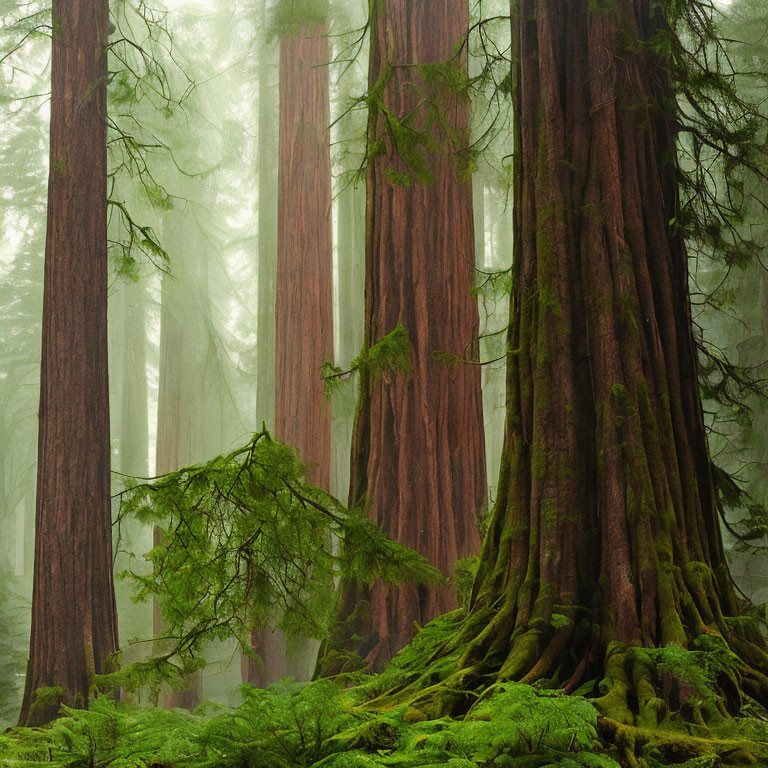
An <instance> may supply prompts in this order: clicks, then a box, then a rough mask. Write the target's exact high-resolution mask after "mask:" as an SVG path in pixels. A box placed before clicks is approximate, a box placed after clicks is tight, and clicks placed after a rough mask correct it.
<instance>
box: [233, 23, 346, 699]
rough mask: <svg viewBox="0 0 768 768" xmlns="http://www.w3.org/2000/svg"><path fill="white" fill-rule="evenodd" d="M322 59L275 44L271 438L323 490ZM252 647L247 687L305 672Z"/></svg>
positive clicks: (307, 45) (326, 268) (311, 33)
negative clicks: (290, 449) (293, 451)
mask: <svg viewBox="0 0 768 768" xmlns="http://www.w3.org/2000/svg"><path fill="white" fill-rule="evenodd" d="M328 59H329V48H328V38H327V37H326V35H325V28H324V27H317V28H314V29H305V30H303V31H302V32H301V33H300V34H296V35H293V34H292V35H287V36H285V37H283V38H282V39H281V41H280V150H279V183H278V241H277V248H278V256H277V302H276V334H275V381H276V387H277V395H276V407H275V437H276V438H277V439H278V440H280V441H281V442H284V443H287V444H288V445H292V446H295V447H296V448H297V449H298V451H299V455H300V456H301V459H302V461H304V462H305V463H306V464H307V466H308V467H309V468H310V472H309V474H308V476H307V477H308V480H309V481H310V482H311V483H313V484H314V485H317V486H319V487H321V488H326V489H328V487H329V484H330V465H331V409H330V405H329V403H328V402H327V399H326V397H325V394H324V385H323V381H322V379H321V369H322V366H323V363H324V362H326V361H329V360H331V359H332V358H333V241H332V235H331V166H330V139H329V124H330V117H329V113H330V110H329V91H328V67H327V64H328ZM252 642H253V645H254V648H256V649H257V651H258V652H259V654H260V656H261V661H262V663H261V664H258V663H256V662H254V661H253V660H250V659H246V660H245V664H244V670H243V671H244V675H245V679H246V680H247V681H248V682H253V683H257V684H261V685H268V684H270V683H272V682H275V681H276V680H279V679H280V678H281V677H285V675H286V674H294V675H300V676H309V675H311V666H312V664H309V663H307V664H305V663H303V660H302V659H300V658H299V657H300V656H302V655H303V654H302V652H301V651H299V652H298V653H297V654H292V656H294V658H293V659H290V660H289V659H287V658H286V651H284V650H283V643H284V641H283V638H282V635H281V633H274V632H270V631H269V630H263V631H260V632H254V634H253V638H252ZM297 650H298V649H297ZM307 653H310V652H309V651H307ZM312 655H313V656H314V654H313V653H312ZM301 667H307V669H306V670H304V671H300V669H301Z"/></svg>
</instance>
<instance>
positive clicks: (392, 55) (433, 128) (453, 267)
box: [343, 0, 486, 667]
mask: <svg viewBox="0 0 768 768" xmlns="http://www.w3.org/2000/svg"><path fill="white" fill-rule="evenodd" d="M468 7H469V6H468V4H467V3H448V2H446V1H445V0H418V2H417V1H416V0H376V1H375V2H373V3H372V4H371V25H370V29H371V58H370V70H369V89H370V94H371V109H370V118H369V129H368V145H369V150H370V154H371V157H370V160H369V165H368V171H367V197H368V204H367V228H366V285H365V294H366V295H365V347H367V348H370V347H371V346H373V345H374V344H376V343H377V342H378V341H379V340H380V339H382V338H383V337H384V336H386V335H387V334H388V333H390V332H391V331H392V330H393V329H394V328H396V327H397V326H398V325H399V324H402V325H403V326H404V327H405V329H406V331H407V332H408V335H409V339H410V346H411V374H410V375H409V376H402V375H390V374H389V373H385V374H384V375H382V376H379V375H378V374H377V373H375V372H373V371H371V370H366V369H365V368H363V370H362V371H361V382H360V398H359V403H358V413H357V418H356V423H355V433H354V437H353V445H352V479H351V487H350V505H351V506H360V505H365V506H367V507H368V508H369V510H370V514H371V515H372V517H373V518H374V519H375V520H376V522H377V523H379V524H380V525H381V527H382V529H383V530H384V531H385V532H386V533H387V535H389V536H390V537H392V538H393V539H395V540H397V541H399V542H400V543H402V544H405V545H407V546H410V547H412V548H414V549H416V550H417V551H418V552H420V553H421V554H422V555H424V556H426V557H427V558H429V560H430V561H431V562H432V563H433V564H434V565H436V566H438V567H439V568H440V569H441V570H442V571H443V572H444V573H446V574H448V575H450V573H451V571H452V568H453V565H454V563H455V562H456V561H457V560H458V559H460V558H462V557H465V556H467V555H469V554H471V553H473V552H475V551H477V549H479V539H478V534H477V528H476V522H477V517H478V515H479V514H480V512H481V510H482V507H483V504H484V502H485V498H486V476H485V454H484V441H483V418H482V401H481V391H480V370H479V368H478V367H476V366H472V365H464V364H459V365H448V364H446V363H445V362H443V361H442V360H440V359H438V357H439V354H438V353H441V352H442V353H449V354H453V355H457V356H460V357H462V358H463V357H465V356H466V354H467V349H468V348H469V347H470V345H472V344H473V342H474V341H475V340H476V339H477V335H478V326H479V318H478V308H477V302H476V300H475V299H474V298H473V296H472V288H473V285H474V258H475V254H474V248H475V243H474V229H473V215H472V185H471V182H470V181H469V179H467V178H465V176H464V175H463V174H461V173H460V169H459V168H458V166H457V162H456V160H455V157H454V152H453V149H454V146H455V144H454V143H456V144H458V146H459V148H460V147H461V146H466V142H467V136H468V128H469V106H468V103H467V101H466V99H465V98H463V95H462V94H461V93H460V92H457V91H456V90H453V89H452V88H451V87H450V86H449V83H450V82H454V81H456V80H458V81H460V80H461V77H460V73H462V72H464V73H465V72H466V55H465V54H466V48H462V49H461V52H459V53H457V51H458V50H459V45H460V43H461V41H462V40H463V38H464V37H465V35H466V34H467V28H468ZM457 74H458V75H459V76H458V77H457ZM361 600H365V601H367V602H368V603H369V604H370V617H369V619H366V618H364V616H363V614H362V613H361V612H360V610H359V603H360V601H361ZM343 601H344V612H345V613H351V612H352V611H353V610H354V609H355V607H356V606H358V619H357V620H356V630H355V631H356V633H357V634H359V635H361V636H363V637H365V638H367V641H366V642H365V643H364V644H363V645H362V646H360V647H358V648H357V649H356V650H357V651H358V652H359V653H360V654H361V655H363V656H364V657H366V658H367V661H368V663H369V664H370V665H371V666H373V667H378V666H380V665H381V664H383V663H385V662H386V661H387V660H388V659H390V658H391V657H392V655H393V654H394V653H395V652H396V651H397V650H398V649H400V648H401V647H402V646H404V645H405V644H406V643H407V642H408V641H409V640H410V639H411V637H412V636H413V634H414V631H415V624H419V625H421V624H424V623H425V622H427V621H429V620H430V619H432V618H434V617H435V616H437V615H438V614H439V613H442V612H444V611H447V610H451V609H453V608H455V607H456V601H455V597H454V592H453V589H452V587H451V586H440V587H433V588H425V587H419V586H414V585H400V586H392V585H384V584H381V583H377V584H375V585H374V586H373V587H372V588H371V589H370V590H365V589H363V588H361V587H359V586H357V585H346V587H345V589H344V594H343Z"/></svg>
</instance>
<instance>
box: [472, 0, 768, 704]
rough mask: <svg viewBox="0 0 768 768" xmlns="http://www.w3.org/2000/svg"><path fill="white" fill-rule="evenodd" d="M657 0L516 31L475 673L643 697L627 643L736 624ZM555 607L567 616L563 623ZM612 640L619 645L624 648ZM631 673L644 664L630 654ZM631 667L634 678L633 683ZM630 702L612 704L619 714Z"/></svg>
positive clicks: (752, 686)
mask: <svg viewBox="0 0 768 768" xmlns="http://www.w3.org/2000/svg"><path fill="white" fill-rule="evenodd" d="M652 6H653V3H651V2H650V0H616V2H613V3H611V5H610V8H604V9H603V8H601V7H600V4H594V3H593V2H592V1H591V0H567V2H566V1H565V0H521V3H520V6H519V18H518V19H517V23H516V25H515V26H513V39H514V42H515V46H514V47H515V49H516V52H517V53H518V54H519V66H517V67H516V77H515V86H516V91H515V101H516V115H517V124H518V126H519V130H518V138H517V146H516V147H514V152H515V157H516V158H517V161H516V163H517V165H516V190H515V192H516V204H515V210H516V214H515V215H516V221H515V225H516V242H515V266H514V287H513V292H512V310H511V326H510V332H509V349H510V356H509V374H508V396H507V427H506V442H505V449H504V456H503V459H502V472H501V478H500V487H499V496H498V505H497V508H496V511H495V515H494V519H493V522H492V524H491V527H490V531H489V534H488V537H487V540H486V543H485V546H484V550H483V555H482V559H481V568H480V572H479V575H478V579H477V581H476V583H475V588H474V595H473V600H472V610H471V613H470V616H469V618H468V620H467V622H466V624H465V627H464V636H465V637H467V638H469V639H470V644H469V647H468V650H467V651H466V653H465V655H464V658H463V662H462V666H463V667H464V668H465V669H471V670H473V674H475V673H482V672H483V671H490V669H495V670H497V671H498V670H499V669H500V670H501V671H500V673H499V674H500V676H501V677H502V678H503V679H510V678H511V679H519V680H524V681H526V682H529V681H532V680H534V679H547V680H550V681H551V682H552V683H553V684H556V685H557V684H559V685H563V686H566V687H568V688H572V687H573V686H575V685H576V684H577V683H578V682H579V681H580V680H583V679H590V678H591V677H596V676H597V677H600V676H602V673H603V670H604V669H605V670H607V677H608V682H609V683H610V685H609V688H610V689H611V693H610V694H609V696H607V697H606V701H605V704H604V706H605V708H606V709H607V710H608V711H613V712H621V713H622V717H631V716H632V715H631V714H626V715H625V714H624V712H625V711H626V710H628V709H629V708H630V707H631V708H632V711H633V712H637V711H642V710H643V707H644V706H645V705H646V704H649V706H652V705H653V702H649V701H646V700H645V699H643V696H648V695H649V691H650V695H651V696H653V695H654V693H653V687H652V686H651V685H646V686H645V688H644V689H643V688H642V685H645V682H647V681H645V682H643V683H642V684H641V688H640V689H638V691H640V692H639V693H638V694H637V695H638V696H640V699H639V700H632V699H631V696H632V695H634V694H631V693H630V690H631V689H632V688H633V686H635V685H638V680H643V676H644V674H645V675H647V671H646V672H643V671H642V670H640V671H639V672H637V674H635V673H634V672H633V673H629V672H626V674H627V675H629V676H630V682H627V680H626V679H623V678H622V675H624V674H625V672H622V664H621V663H620V662H618V661H616V659H623V658H624V657H623V656H621V653H622V649H626V648H627V647H628V646H636V645H645V646H666V645H677V646H682V647H691V644H692V643H693V641H694V640H695V639H696V638H697V637H700V636H701V635H721V636H722V637H724V638H726V639H727V641H728V643H729V644H730V645H731V648H732V649H734V650H736V651H737V652H738V653H740V654H743V656H742V658H744V659H745V660H748V661H749V663H750V664H753V665H755V666H754V667H750V668H748V667H746V666H744V667H743V668H741V669H740V673H739V676H740V682H741V683H742V684H743V685H744V687H745V688H746V689H748V690H750V691H751V692H753V694H759V693H760V692H761V691H762V695H765V693H766V692H768V687H766V685H765V684H766V683H767V682H768V679H766V678H764V676H763V675H762V674H761V672H759V671H756V668H761V667H762V671H763V672H765V661H766V657H765V654H764V653H763V652H762V651H761V650H760V649H759V648H757V647H755V646H754V645H753V644H752V643H751V642H750V641H749V640H747V639H745V638H744V637H737V636H736V635H735V634H734V631H733V629H732V628H731V626H730V625H729V623H728V622H726V621H725V619H724V617H725V616H732V615H734V614H735V613H736V612H737V605H736V600H735V597H734V590H733V585H732V582H731V578H730V575H729V571H728V567H727V564H726V561H725V557H724V552H723V545H722V541H721V535H720V529H719V525H718V519H717V513H716V505H715V498H714V489H713V482H712V476H711V467H710V461H709V456H708V451H707V443H706V436H705V430H704V422H703V417H702V407H701V402H700V397H699V390H698V382H697V360H696V355H695V350H694V343H693V337H692V327H691V314H690V301H689V296H688V268H687V254H686V248H685V244H684V242H683V239H682V237H681V236H680V235H679V234H674V233H672V232H671V231H670V228H669V221H670V219H672V218H673V217H674V216H675V214H676V211H677V206H678V187H677V175H676V169H675V151H676V149H675V147H676V136H675V131H674V127H673V120H672V119H671V118H670V117H669V115H668V112H667V109H668V107H669V105H670V104H671V103H674V102H673V91H672V85H671V82H670V79H669V75H668V72H667V71H666V69H665V67H664V66H663V64H662V63H661V62H659V61H658V60H656V59H655V58H654V54H653V52H652V49H651V48H650V47H649V46H645V45H643V44H642V41H648V40H649V39H651V37H652V36H653V34H654V32H655V31H656V30H658V29H659V25H660V24H662V23H663V20H662V19H661V18H658V17H656V16H655V15H654V14H658V13H659V12H660V11H659V10H658V9H657V10H656V11H654V10H653V9H652ZM554 614H560V615H561V616H562V615H564V616H567V617H568V618H569V619H571V620H572V621H571V623H568V624H567V625H564V622H563V621H562V619H560V620H559V621H553V619H552V617H553V615H554ZM613 654H619V655H617V656H616V659H614V660H613V661H611V657H612V655H613ZM623 669H624V670H626V669H628V667H623ZM633 675H634V676H633ZM611 707H613V708H614V709H613V710H611Z"/></svg>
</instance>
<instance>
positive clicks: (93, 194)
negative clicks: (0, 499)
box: [19, 0, 117, 725]
mask: <svg viewBox="0 0 768 768" xmlns="http://www.w3.org/2000/svg"><path fill="white" fill-rule="evenodd" d="M108 20H109V8H108V3H107V2H106V0H90V1H89V2H86V0H54V3H53V29H54V33H53V38H52V39H53V43H52V46H53V58H52V91H51V139H50V161H51V162H50V175H49V186H48V233H47V237H46V248H45V290H44V306H43V344H42V367H41V392H40V433H39V443H38V485H37V520H36V526H35V535H36V541H35V568H34V587H33V597H32V633H31V638H30V652H29V666H28V670H27V680H26V689H25V692H24V701H23V704H22V708H21V714H20V717H19V722H20V723H21V724H24V725H39V724H41V723H45V722H47V721H49V720H51V719H52V718H53V717H55V716H56V713H57V711H58V708H59V704H60V703H62V702H63V703H66V704H68V705H75V706H85V705H87V703H88V700H89V698H90V697H91V696H92V695H93V692H94V690H95V687H94V686H95V681H94V675H95V674H99V673H103V672H105V671H106V668H107V665H108V657H109V655H110V654H111V653H113V652H114V651H115V650H116V647H117V615H116V609H115V596H114V587H113V582H112V521H111V514H110V468H109V459H110V444H109V388H108V368H107V215H106V212H107V202H106V200H107V197H106V191H107V190H106V174H107V153H106V127H105V126H106V123H105V110H106V98H105V93H106V79H107V66H106V53H105V46H106V43H107V27H108ZM39 688H61V692H60V694H57V695H54V696H52V697H50V698H46V703H45V704H41V705H38V704H36V692H37V690H38V689H39Z"/></svg>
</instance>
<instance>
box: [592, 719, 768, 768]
mask: <svg viewBox="0 0 768 768" xmlns="http://www.w3.org/2000/svg"><path fill="white" fill-rule="evenodd" d="M598 728H599V732H600V735H601V736H602V738H603V739H604V740H605V741H606V742H607V743H609V744H613V745H614V747H615V748H616V750H617V752H618V753H619V758H620V759H621V761H622V762H623V764H624V765H626V766H627V768H644V766H645V765H647V763H646V762H645V759H646V758H650V759H653V760H654V761H655V763H654V764H657V763H658V762H661V763H662V764H663V765H675V764H679V763H682V762H684V761H687V760H693V759H695V758H703V757H708V756H716V757H717V758H718V759H719V761H720V763H721V764H723V765H732V766H750V765H760V766H763V765H765V764H766V762H765V761H766V759H768V750H766V745H764V744H758V743H756V742H752V741H749V740H748V739H740V738H733V739H720V738H701V737H697V736H688V735H685V734H683V733H675V732H672V731H662V730H658V729H649V728H639V727H636V726H633V725H626V724H625V723H620V722H619V721H618V720H613V719H612V718H610V717H601V718H600V719H599V720H598Z"/></svg>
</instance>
